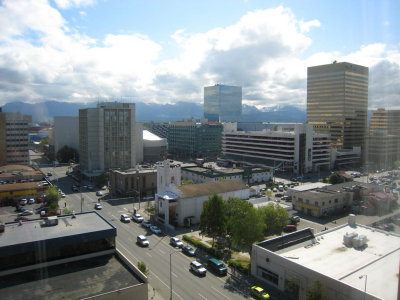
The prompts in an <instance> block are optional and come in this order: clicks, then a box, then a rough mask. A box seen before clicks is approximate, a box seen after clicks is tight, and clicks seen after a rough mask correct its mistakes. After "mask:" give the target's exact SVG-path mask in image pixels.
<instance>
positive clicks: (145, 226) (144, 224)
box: [142, 220, 151, 228]
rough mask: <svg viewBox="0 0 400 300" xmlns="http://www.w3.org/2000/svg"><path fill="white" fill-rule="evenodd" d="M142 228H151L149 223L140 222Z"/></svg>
mask: <svg viewBox="0 0 400 300" xmlns="http://www.w3.org/2000/svg"><path fill="white" fill-rule="evenodd" d="M142 227H144V228H150V227H151V223H150V221H147V220H146V221H143V222H142Z"/></svg>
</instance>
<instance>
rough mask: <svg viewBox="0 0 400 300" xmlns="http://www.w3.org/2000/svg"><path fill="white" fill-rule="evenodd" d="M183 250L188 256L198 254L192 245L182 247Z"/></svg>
mask: <svg viewBox="0 0 400 300" xmlns="http://www.w3.org/2000/svg"><path fill="white" fill-rule="evenodd" d="M182 252H183V253H184V254H186V255H187V256H195V255H196V251H194V249H193V248H192V247H189V246H183V247H182Z"/></svg>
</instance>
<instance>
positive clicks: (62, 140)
mask: <svg viewBox="0 0 400 300" xmlns="http://www.w3.org/2000/svg"><path fill="white" fill-rule="evenodd" d="M53 140H54V152H55V153H57V152H58V150H60V149H61V148H62V147H64V146H68V147H71V148H74V149H75V150H77V151H78V150H79V118H78V117H77V116H60V117H54V129H53Z"/></svg>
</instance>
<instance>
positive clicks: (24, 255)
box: [0, 212, 148, 300]
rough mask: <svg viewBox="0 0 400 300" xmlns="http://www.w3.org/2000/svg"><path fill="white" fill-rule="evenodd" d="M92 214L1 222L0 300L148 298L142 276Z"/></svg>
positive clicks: (109, 227)
mask: <svg viewBox="0 0 400 300" xmlns="http://www.w3.org/2000/svg"><path fill="white" fill-rule="evenodd" d="M116 235H117V230H116V228H115V227H114V226H113V225H112V224H111V223H109V222H108V221H107V220H106V219H104V218H103V217H102V216H100V215H99V214H97V213H96V212H88V213H81V214H76V215H66V216H62V217H52V219H50V218H49V220H31V221H24V222H12V223H7V224H5V231H4V232H3V233H1V239H0V292H1V298H2V299H44V298H45V299H116V300H125V299H126V300H127V299H133V298H134V299H143V300H144V299H147V298H148V284H147V277H146V276H145V275H144V274H142V273H141V272H140V271H139V270H138V269H137V268H136V267H135V265H133V264H132V263H131V262H130V261H129V260H128V258H126V257H125V256H124V255H123V254H122V253H121V252H119V251H118V249H116V246H115V245H116Z"/></svg>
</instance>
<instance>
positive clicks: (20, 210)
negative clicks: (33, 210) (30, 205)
mask: <svg viewBox="0 0 400 300" xmlns="http://www.w3.org/2000/svg"><path fill="white" fill-rule="evenodd" d="M25 210H26V208H25V207H23V206H18V207H17V208H16V209H15V211H16V212H23V211H25Z"/></svg>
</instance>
